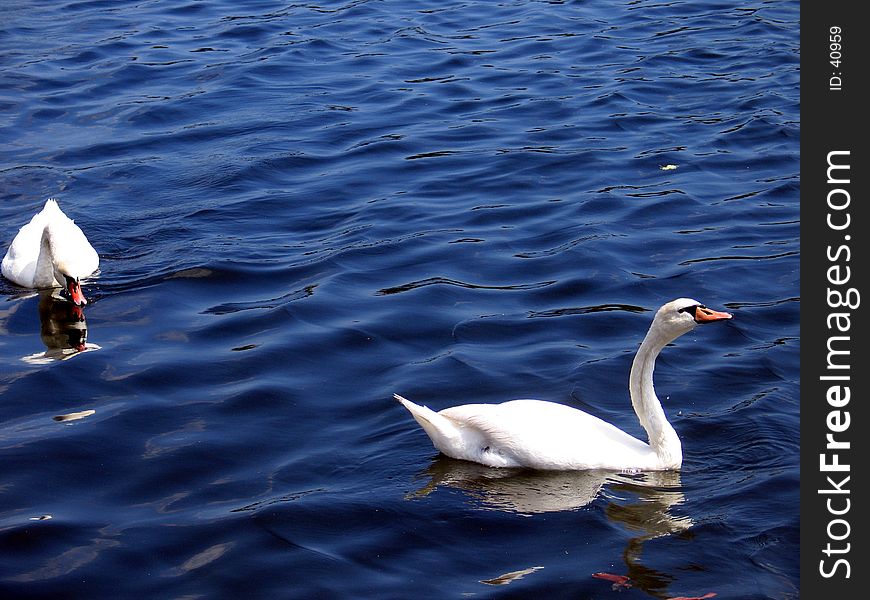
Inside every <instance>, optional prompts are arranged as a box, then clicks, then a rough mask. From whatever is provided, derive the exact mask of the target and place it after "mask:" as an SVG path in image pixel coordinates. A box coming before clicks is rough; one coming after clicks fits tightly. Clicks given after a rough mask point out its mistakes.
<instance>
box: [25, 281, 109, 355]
mask: <svg viewBox="0 0 870 600" xmlns="http://www.w3.org/2000/svg"><path fill="white" fill-rule="evenodd" d="M56 291H57V290H42V291H40V292H39V337H40V338H42V343H43V344H45V347H46V350H45V352H37V353H36V354H31V355H28V356H24V357H23V358H22V359H21V360H23V361H24V362H26V363H28V364H46V363H50V362H53V361H57V360H67V359H69V358H72V357H73V356H77V355H79V354H81V353H83V352H89V351H93V350H98V349H99V348H100V347H99V346H97V345H96V344H91V343H89V342H88V341H87V340H88V323H87V321H86V320H85V313H84V309H83V308H82V307H81V306H77V305H76V304H73V303H72V302H69V301H68V300H66V299H64V298H59V297H57V296H56V295H55V292H56Z"/></svg>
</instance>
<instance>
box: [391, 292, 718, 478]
mask: <svg viewBox="0 0 870 600" xmlns="http://www.w3.org/2000/svg"><path fill="white" fill-rule="evenodd" d="M730 318H731V315H730V314H729V313H726V312H719V311H715V310H711V309H709V308H707V307H706V306H704V305H703V304H701V303H700V302H698V301H696V300H692V299H690V298H679V299H677V300H674V301H672V302H668V303H667V304H665V305H664V306H662V307H661V308H660V309H659V310H658V312H657V313H656V316H655V318H654V319H653V322H652V325H651V326H650V329H649V331H648V332H647V334H646V337H645V338H644V340H643V342H642V343H641V345H640V349H639V350H638V352H637V355H636V356H635V358H634V362H633V363H632V365H631V374H630V376H629V383H628V387H629V393H630V395H631V403H632V405H633V407H634V411H635V413H637V417H638V419H639V420H640V424H641V426H642V427H643V428H644V430H646V433H647V436H648V437H649V443H644V442H642V441H641V440H639V439H637V438H635V437H633V436H631V435H629V434H628V433H626V432H624V431H622V430H621V429H619V428H618V427H616V426H615V425H611V424H610V423H608V422H606V421H604V420H602V419H599V418H598V417H595V416H593V415H590V414H588V413H585V412H583V411H581V410H578V409H576V408H572V407H570V406H565V405H564V404H556V403H553V402H545V401H542V400H513V401H511V402H504V403H502V404H464V405H462V406H454V407H451V408H446V409H444V410H442V411H440V412H435V411H433V410H430V409H429V408H426V407H425V406H420V405H418V404H415V403H413V402H411V401H410V400H407V399H405V398H403V397H402V396H399V395H398V394H396V395H395V398H396V399H397V400H398V401H399V402H401V403H402V405H403V406H404V407H405V408H407V409H408V411H409V412H410V413H411V415H412V416H413V417H414V419H416V421H417V422H418V423H419V424H420V426H421V427H423V430H424V431H425V432H426V434H427V435H428V436H429V438H430V439H431V440H432V443H433V445H434V446H435V448H436V449H438V450H440V451H441V452H442V453H444V454H446V455H447V456H450V457H452V458H457V459H461V460H469V461H473V462H477V463H481V464H484V465H487V466H491V467H527V468H532V469H542V470H584V469H614V470H644V471H663V470H671V469H679V468H680V466H681V465H682V462H683V451H682V446H681V444H680V438H679V437H678V436H677V432H676V431H675V430H674V428H673V426H671V424H670V423H669V422H668V419H667V417H666V416H665V412H664V410H663V409H662V404H661V402H660V401H659V399H658V398H657V397H656V393H655V389H654V388H653V370H654V368H655V360H656V357H657V356H658V355H659V353H660V352H661V351H662V349H663V348H664V347H665V346H666V345H667V344H669V343H670V342H672V341H673V340H675V339H676V338H678V337H679V336H681V335H683V334H685V333H688V332H689V331H691V330H692V329H694V328H695V326H696V325H698V324H699V323H713V322H716V321H722V320H726V319H730Z"/></svg>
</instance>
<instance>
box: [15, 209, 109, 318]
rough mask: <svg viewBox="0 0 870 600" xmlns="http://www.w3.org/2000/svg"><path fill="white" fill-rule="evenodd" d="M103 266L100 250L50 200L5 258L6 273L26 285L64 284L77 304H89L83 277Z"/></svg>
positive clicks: (51, 286) (22, 232) (33, 286)
mask: <svg viewBox="0 0 870 600" xmlns="http://www.w3.org/2000/svg"><path fill="white" fill-rule="evenodd" d="M99 266H100V257H99V256H98V255H97V251H96V250H94V248H93V247H92V246H91V244H90V242H88V238H87V237H85V234H84V233H82V230H81V229H80V228H79V226H78V225H76V224H75V223H73V221H72V219H70V218H69V217H67V216H66V215H65V214H63V211H62V210H61V209H60V207H59V206H58V205H57V201H56V200H53V199H49V200H47V201H46V203H45V206H44V207H43V209H42V210H41V211H40V212H38V213H36V214H35V215H34V216H33V218H32V219H30V222H29V223H27V224H26V225H24V226H23V227H22V228H21V229H20V230H19V231H18V234H17V235H16V236H15V239H13V240H12V244H10V245H9V250H7V251H6V256H5V257H3V264H2V269H0V270H2V273H3V276H4V277H5V278H6V279H8V280H9V281H11V282H12V283H15V284H18V285H20V286H22V287H26V288H35V289H48V288H53V287H62V288H64V289H66V291H67V292H68V293H69V297H70V300H72V302H73V303H74V304H76V305H77V306H83V305H85V304H87V302H88V301H87V300H86V299H85V296H84V294H83V293H82V286H81V280H82V279H84V278H85V277H87V276H88V275H91V274H93V273H94V272H95V271H96V270H97V269H98V268H99Z"/></svg>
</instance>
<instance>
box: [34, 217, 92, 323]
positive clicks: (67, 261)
mask: <svg viewBox="0 0 870 600" xmlns="http://www.w3.org/2000/svg"><path fill="white" fill-rule="evenodd" d="M59 229H60V231H59ZM65 234H66V232H65V231H63V230H62V228H60V227H58V226H56V225H53V224H52V225H49V226H48V227H46V228H45V230H44V232H43V237H42V239H43V245H44V247H47V249H48V252H49V257H50V260H51V268H52V272H53V274H54V280H55V281H56V282H57V283H58V284H59V285H60V286H61V287H62V288H63V289H64V290H65V291H66V293H67V294H68V295H69V299H70V301H71V302H72V303H73V304H75V305H76V306H84V305H85V304H87V303H88V301H87V299H85V295H84V293H83V292H82V284H81V281H80V279H81V278H80V276H79V273H81V272H82V271H83V270H85V269H83V267H82V266H81V265H80V264H79V262H80V261H79V260H77V252H76V247H75V246H74V245H73V244H72V243H71V242H70V240H69V239H68V237H67V236H66V235H65Z"/></svg>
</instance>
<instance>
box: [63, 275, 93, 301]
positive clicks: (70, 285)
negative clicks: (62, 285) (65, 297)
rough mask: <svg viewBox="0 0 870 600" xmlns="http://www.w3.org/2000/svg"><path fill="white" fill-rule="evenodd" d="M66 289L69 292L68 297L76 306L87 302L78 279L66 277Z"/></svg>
mask: <svg viewBox="0 0 870 600" xmlns="http://www.w3.org/2000/svg"><path fill="white" fill-rule="evenodd" d="M66 291H68V292H69V298H70V300H72V303H73V304H75V305H76V306H84V305H85V304H87V303H88V301H87V299H86V298H85V295H84V294H83V293H82V284H80V283H79V280H78V279H74V278H72V277H67V278H66Z"/></svg>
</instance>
